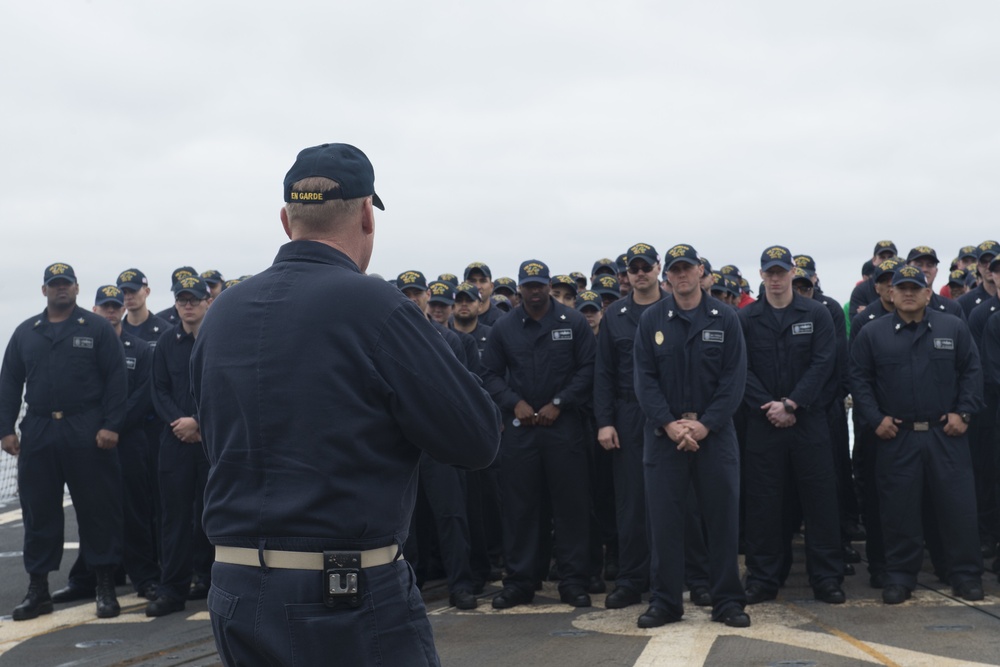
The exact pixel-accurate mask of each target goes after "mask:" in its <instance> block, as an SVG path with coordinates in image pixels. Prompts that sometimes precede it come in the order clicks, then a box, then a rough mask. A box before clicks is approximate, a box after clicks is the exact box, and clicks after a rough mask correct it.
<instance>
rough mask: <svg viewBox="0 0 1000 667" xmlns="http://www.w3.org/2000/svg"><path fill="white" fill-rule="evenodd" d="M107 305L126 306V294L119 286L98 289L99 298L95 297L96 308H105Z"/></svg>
mask: <svg viewBox="0 0 1000 667" xmlns="http://www.w3.org/2000/svg"><path fill="white" fill-rule="evenodd" d="M106 303H114V304H117V305H119V306H123V307H124V306H125V293H124V292H122V291H121V289H119V288H118V286H117V285H101V286H100V287H98V288H97V296H95V297H94V305H95V306H103V305H104V304H106Z"/></svg>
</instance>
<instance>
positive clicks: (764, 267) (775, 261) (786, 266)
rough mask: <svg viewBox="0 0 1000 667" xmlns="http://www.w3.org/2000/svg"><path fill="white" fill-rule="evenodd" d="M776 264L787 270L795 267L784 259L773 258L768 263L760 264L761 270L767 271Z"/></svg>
mask: <svg viewBox="0 0 1000 667" xmlns="http://www.w3.org/2000/svg"><path fill="white" fill-rule="evenodd" d="M776 266H780V267H781V268H783V269H784V270H785V271H791V270H792V269H793V268H795V267H794V266H792V265H791V264H789V263H788V262H784V261H782V260H780V259H773V260H771V261H770V262H768V263H767V264H761V265H760V270H761V271H767V270H768V269H773V268H774V267H776Z"/></svg>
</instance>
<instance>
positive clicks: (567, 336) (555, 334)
mask: <svg viewBox="0 0 1000 667" xmlns="http://www.w3.org/2000/svg"><path fill="white" fill-rule="evenodd" d="M552 340H573V330H572V329H553V330H552Z"/></svg>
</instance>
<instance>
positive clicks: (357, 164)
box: [285, 144, 385, 211]
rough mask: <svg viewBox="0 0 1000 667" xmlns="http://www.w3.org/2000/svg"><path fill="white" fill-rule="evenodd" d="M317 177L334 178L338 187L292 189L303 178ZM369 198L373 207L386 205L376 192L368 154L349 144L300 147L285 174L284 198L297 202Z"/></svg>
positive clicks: (372, 168)
mask: <svg viewBox="0 0 1000 667" xmlns="http://www.w3.org/2000/svg"><path fill="white" fill-rule="evenodd" d="M314 176H319V177H322V178H328V179H330V180H331V181H336V182H337V184H338V185H340V187H339V188H335V189H333V190H326V191H323V192H292V186H293V185H295V184H296V183H298V182H299V181H301V180H303V179H305V178H312V177H314ZM368 196H371V198H372V206H376V207H378V208H380V209H382V210H383V211H384V210H385V206H383V205H382V200H381V199H380V198H379V196H378V195H377V194H375V168H374V167H372V163H371V162H370V161H369V160H368V156H367V155H365V154H364V153H362V152H361V150H360V149H358V148H355V147H354V146H351V145H350V144H322V145H320V146H312V147H311V148H303V149H302V150H301V151H299V154H298V155H297V156H296V157H295V164H293V165H292V168H291V169H289V170H288V173H287V174H285V201H286V202H295V203H298V204H322V203H323V202H325V201H328V200H330V199H358V198H360V197H368Z"/></svg>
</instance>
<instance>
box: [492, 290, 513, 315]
mask: <svg viewBox="0 0 1000 667" xmlns="http://www.w3.org/2000/svg"><path fill="white" fill-rule="evenodd" d="M490 301H492V302H493V305H494V306H496V307H497V308H498V309H500V310H502V311H503V312H505V313H509V312H510V309H511V303H510V299H508V298H507V297H505V296H504V295H503V294H494V295H492V296H491V297H490Z"/></svg>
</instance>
